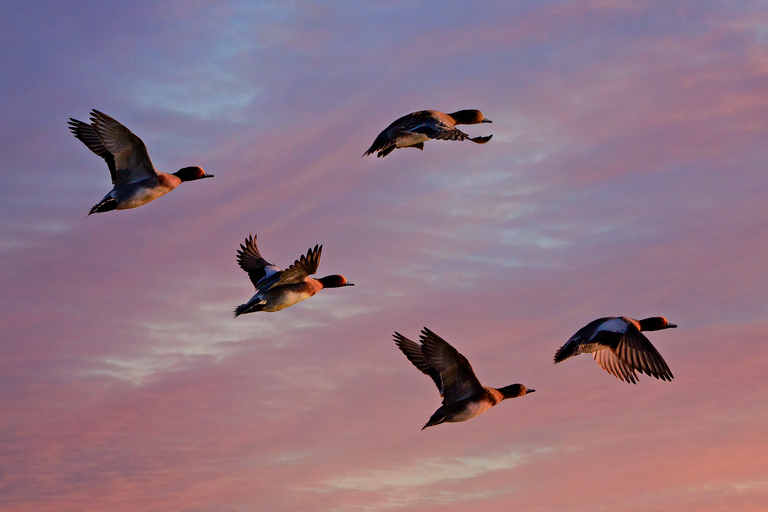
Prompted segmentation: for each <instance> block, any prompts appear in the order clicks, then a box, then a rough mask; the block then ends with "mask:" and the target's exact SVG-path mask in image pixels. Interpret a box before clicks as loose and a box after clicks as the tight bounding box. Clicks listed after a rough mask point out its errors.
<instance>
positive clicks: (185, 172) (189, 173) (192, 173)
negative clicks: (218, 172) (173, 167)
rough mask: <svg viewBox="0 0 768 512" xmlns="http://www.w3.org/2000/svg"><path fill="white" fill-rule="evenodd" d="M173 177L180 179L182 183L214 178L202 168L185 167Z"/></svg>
mask: <svg viewBox="0 0 768 512" xmlns="http://www.w3.org/2000/svg"><path fill="white" fill-rule="evenodd" d="M173 175H174V176H176V177H177V178H179V179H180V180H181V181H194V180H201V179H203V178H213V174H206V172H205V171H204V170H203V168H202V167H185V168H183V169H179V170H178V171H176V172H175V173H173Z"/></svg>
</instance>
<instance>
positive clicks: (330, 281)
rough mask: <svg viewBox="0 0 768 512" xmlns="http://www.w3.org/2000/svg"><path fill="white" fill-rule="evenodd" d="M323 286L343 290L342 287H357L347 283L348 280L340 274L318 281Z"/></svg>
mask: <svg viewBox="0 0 768 512" xmlns="http://www.w3.org/2000/svg"><path fill="white" fill-rule="evenodd" d="M318 281H320V282H321V283H322V284H323V288H341V287H342V286H355V285H354V284H353V283H349V282H347V278H346V277H344V276H340V275H338V274H335V275H332V276H325V277H321V278H320V279H318Z"/></svg>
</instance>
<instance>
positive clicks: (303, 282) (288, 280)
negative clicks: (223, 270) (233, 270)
mask: <svg viewBox="0 0 768 512" xmlns="http://www.w3.org/2000/svg"><path fill="white" fill-rule="evenodd" d="M322 251H323V247H322V246H321V245H316V246H315V247H314V248H313V249H310V250H309V251H307V255H306V256H301V258H299V259H298V260H296V261H295V262H294V263H293V265H291V266H290V267H288V268H287V269H285V270H282V269H280V268H279V267H277V266H275V265H274V264H272V263H270V262H268V261H267V260H265V259H264V258H263V257H262V256H261V253H260V252H259V249H258V247H257V246H256V237H255V236H250V237H249V238H246V239H245V245H242V244H241V245H240V250H238V251H237V262H238V264H239V265H240V268H242V269H243V270H245V271H246V272H247V273H248V277H249V278H250V279H251V282H252V283H253V286H254V287H255V288H256V293H255V294H254V295H253V297H251V299H250V300H249V301H248V302H246V303H245V304H241V305H239V306H237V308H235V316H236V317H237V316H240V315H243V314H245V313H255V312H257V311H266V312H268V313H272V312H275V311H280V310H282V309H285V308H287V307H290V306H293V305H294V304H297V303H299V302H301V301H303V300H306V299H308V298H310V297H312V296H313V295H315V294H317V292H319V291H320V290H322V289H323V288H340V287H343V286H354V284H352V283H349V282H347V279H346V278H345V277H344V276H341V275H330V276H325V277H321V278H320V279H314V278H312V277H309V276H310V275H311V274H314V273H315V272H317V267H318V265H319V264H320V255H321V254H322Z"/></svg>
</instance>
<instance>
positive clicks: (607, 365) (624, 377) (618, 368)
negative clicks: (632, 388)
mask: <svg viewBox="0 0 768 512" xmlns="http://www.w3.org/2000/svg"><path fill="white" fill-rule="evenodd" d="M592 356H593V357H594V358H595V361H596V362H597V364H599V365H600V367H601V368H602V369H603V370H605V371H607V372H608V373H610V374H611V375H613V376H614V377H616V378H617V379H619V380H621V381H624V382H631V383H632V384H637V373H635V369H634V368H632V367H631V366H629V365H627V364H626V363H624V361H622V360H621V359H619V358H618V356H616V354H614V353H613V351H612V350H611V349H610V348H604V349H603V350H598V351H597V352H594V353H593V354H592Z"/></svg>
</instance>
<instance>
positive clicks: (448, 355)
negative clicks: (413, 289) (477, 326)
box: [419, 327, 483, 405]
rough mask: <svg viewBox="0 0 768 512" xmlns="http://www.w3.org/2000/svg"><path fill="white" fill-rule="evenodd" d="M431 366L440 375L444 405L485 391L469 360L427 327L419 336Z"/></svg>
mask: <svg viewBox="0 0 768 512" xmlns="http://www.w3.org/2000/svg"><path fill="white" fill-rule="evenodd" d="M419 339H420V341H421V346H422V350H423V351H424V355H425V356H426V358H427V360H428V361H429V364H430V365H431V366H432V367H433V368H434V369H435V370H437V372H438V373H439V374H440V380H441V383H442V386H438V387H439V388H441V389H440V391H441V393H440V394H441V395H443V405H450V404H454V403H456V402H458V401H460V400H464V399H465V398H469V397H470V396H472V395H474V394H475V393H478V392H480V391H482V390H483V385H482V384H480V381H479V380H478V379H477V377H476V376H475V372H474V371H473V370H472V365H471V364H469V361H467V358H466V357H464V356H463V355H461V354H460V353H459V351H458V350H456V349H455V348H453V347H452V346H451V345H450V344H448V342H446V341H445V340H444V339H442V338H441V337H440V336H438V335H437V334H435V333H434V332H432V331H430V330H429V329H427V328H426V327H425V328H424V329H422V331H421V335H420V336H419Z"/></svg>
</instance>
